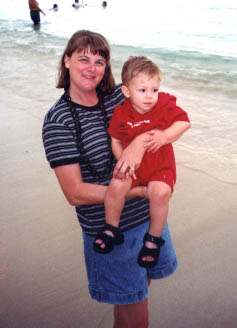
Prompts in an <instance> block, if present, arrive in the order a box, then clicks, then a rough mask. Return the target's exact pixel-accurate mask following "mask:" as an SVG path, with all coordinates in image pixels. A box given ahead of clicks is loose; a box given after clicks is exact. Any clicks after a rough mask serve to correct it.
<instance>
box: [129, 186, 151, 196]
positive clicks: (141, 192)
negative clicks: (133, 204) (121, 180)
mask: <svg viewBox="0 0 237 328" xmlns="http://www.w3.org/2000/svg"><path fill="white" fill-rule="evenodd" d="M134 197H143V198H147V199H148V188H147V186H137V187H134V188H132V189H130V190H129V192H128V194H127V198H128V199H129V198H134Z"/></svg>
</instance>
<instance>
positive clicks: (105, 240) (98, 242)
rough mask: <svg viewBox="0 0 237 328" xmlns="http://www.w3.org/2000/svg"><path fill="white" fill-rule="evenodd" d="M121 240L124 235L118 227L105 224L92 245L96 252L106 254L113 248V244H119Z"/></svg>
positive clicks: (122, 240)
mask: <svg viewBox="0 0 237 328" xmlns="http://www.w3.org/2000/svg"><path fill="white" fill-rule="evenodd" d="M123 242H124V237H123V234H122V233H121V231H120V229H119V228H117V227H114V226H112V225H111V224H106V225H105V227H104V230H103V232H99V233H98V234H97V236H96V239H95V241H94V246H93V247H94V250H95V251H96V252H97V253H102V254H106V253H109V252H111V251H112V250H113V248H114V245H120V244H122V243H123Z"/></svg>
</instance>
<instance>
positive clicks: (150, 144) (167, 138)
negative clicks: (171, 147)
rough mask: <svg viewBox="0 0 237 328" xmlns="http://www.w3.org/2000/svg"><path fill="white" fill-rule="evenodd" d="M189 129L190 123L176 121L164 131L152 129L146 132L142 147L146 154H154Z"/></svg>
mask: <svg viewBox="0 0 237 328" xmlns="http://www.w3.org/2000/svg"><path fill="white" fill-rule="evenodd" d="M190 127H191V123H190V122H186V121H176V122H174V123H173V124H172V125H171V126H170V127H169V128H167V129H165V130H158V129H154V130H151V131H148V132H147V135H148V138H147V139H146V140H144V147H145V149H146V150H147V151H148V152H149V151H152V152H155V151H157V150H158V149H159V148H160V147H162V146H164V145H167V144H170V143H173V142H175V141H176V140H178V139H179V138H180V137H181V136H182V135H183V133H184V132H185V131H187V130H188V129H189V128H190Z"/></svg>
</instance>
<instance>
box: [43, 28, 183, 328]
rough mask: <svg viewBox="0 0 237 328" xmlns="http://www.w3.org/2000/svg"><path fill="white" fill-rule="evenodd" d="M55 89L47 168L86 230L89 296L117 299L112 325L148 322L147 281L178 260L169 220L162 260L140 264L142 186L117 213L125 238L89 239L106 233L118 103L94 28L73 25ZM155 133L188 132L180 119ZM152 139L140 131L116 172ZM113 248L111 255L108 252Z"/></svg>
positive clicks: (136, 159) (46, 128) (46, 137)
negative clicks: (108, 244)
mask: <svg viewBox="0 0 237 328" xmlns="http://www.w3.org/2000/svg"><path fill="white" fill-rule="evenodd" d="M57 87H58V88H63V89H64V90H65V93H64V94H63V96H62V97H61V98H60V99H59V100H58V101H57V102H56V104H55V105H54V106H53V107H52V108H51V109H50V110H49V112H48V113H47V114H46V117H45V121H44V125H43V142H44V147H45V152H46V156H47V159H48V161H49V163H50V166H51V167H52V168H53V169H54V171H55V174H56V176H57V179H58V181H59V184H60V186H61V188H62V191H63V192H64V195H65V197H66V198H67V200H68V202H69V203H70V204H71V205H73V206H76V213H77V217H78V220H79V222H80V225H81V227H82V231H83V239H84V255H85V262H86V267H87V275H88V286H89V292H90V295H91V297H92V298H94V299H96V300H97V301H99V302H106V303H110V304H114V328H119V327H120V328H121V327H134V328H135V327H136V328H139V327H141V328H145V327H148V301H147V295H148V284H149V283H150V279H159V278H163V277H166V276H168V275H170V274H172V273H173V272H174V271H175V270H176V267H177V260H176V255H175V251H174V248H173V245H172V241H171V238H170V235H169V230H168V226H166V228H165V230H164V233H163V235H162V236H163V238H164V239H165V240H166V243H165V245H164V246H163V247H162V251H161V255H160V261H159V264H158V266H157V267H155V268H153V269H143V268H141V267H139V266H138V265H137V260H136V259H137V254H138V252H139V249H140V245H141V243H142V238H143V236H144V233H145V232H146V231H147V229H148V223H149V222H148V221H149V205H148V201H147V199H146V198H145V197H146V188H145V187H137V188H134V189H132V190H131V191H130V194H129V195H128V198H129V199H128V200H127V202H126V204H125V207H124V210H123V212H122V215H121V221H120V229H121V231H122V232H123V234H124V243H122V244H121V245H119V246H117V247H116V248H115V250H114V252H113V253H109V254H105V255H104V254H102V255H101V254H98V253H96V252H94V250H93V242H94V237H95V236H96V235H97V233H98V232H99V231H103V228H104V224H105V219H104V205H103V202H104V195H105V192H106V190H107V185H108V183H109V181H110V179H111V177H112V174H113V168H114V166H115V164H116V163H115V159H114V157H113V155H112V151H111V146H110V138H109V135H108V133H107V128H108V123H109V120H110V118H111V115H112V112H113V109H114V107H115V106H116V105H118V104H121V103H123V101H124V96H123V94H122V92H121V88H120V85H117V86H115V82H114V78H113V75H112V71H111V64H110V48H109V45H108V43H107V41H106V39H105V38H104V37H103V36H102V35H100V34H98V33H94V32H90V31H83V30H82V31H78V32H76V33H75V34H74V35H73V36H72V37H71V39H70V40H69V42H68V44H67V46H66V49H65V51H64V53H63V55H62V58H61V62H60V67H59V75H58V84H57ZM178 123H180V124H176V125H174V126H172V127H171V128H169V129H167V131H164V132H161V131H159V133H160V144H161V145H163V144H165V143H169V142H173V141H175V140H176V139H177V138H178V137H179V136H181V135H182V133H183V132H184V131H185V130H186V126H185V125H184V124H182V123H183V122H178ZM144 143H145V144H146V148H147V149H149V148H151V147H152V145H154V142H153V140H152V134H149V135H148V134H143V135H140V136H138V137H137V138H136V139H135V140H134V141H133V142H132V143H131V144H130V145H129V146H128V147H127V148H126V149H125V150H124V152H123V155H122V157H121V158H120V160H119V161H118V162H117V164H116V166H115V169H114V176H116V177H117V178H120V179H125V178H126V177H127V176H131V175H132V174H133V171H132V169H131V168H136V167H138V166H139V163H140V162H141V159H142V156H143V154H144V151H145V148H144ZM111 254H112V255H111Z"/></svg>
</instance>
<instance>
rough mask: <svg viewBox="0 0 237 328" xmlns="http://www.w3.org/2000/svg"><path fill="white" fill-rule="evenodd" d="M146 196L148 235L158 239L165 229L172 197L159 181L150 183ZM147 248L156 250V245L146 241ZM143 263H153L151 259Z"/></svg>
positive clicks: (167, 187) (169, 191) (169, 189)
mask: <svg viewBox="0 0 237 328" xmlns="http://www.w3.org/2000/svg"><path fill="white" fill-rule="evenodd" d="M148 195H149V201H150V226H149V231H148V232H149V234H150V235H152V236H155V237H160V236H161V234H162V231H163V229H164V227H165V224H166V221H167V217H168V210H169V200H170V197H171V195H172V190H171V188H170V186H169V185H168V184H166V183H164V182H161V181H151V182H150V183H149V184H148ZM146 246H147V247H148V248H156V247H157V245H156V244H154V243H152V242H150V241H147V242H146ZM144 260H145V261H153V258H152V257H151V258H150V257H146V258H145V259H144Z"/></svg>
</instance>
